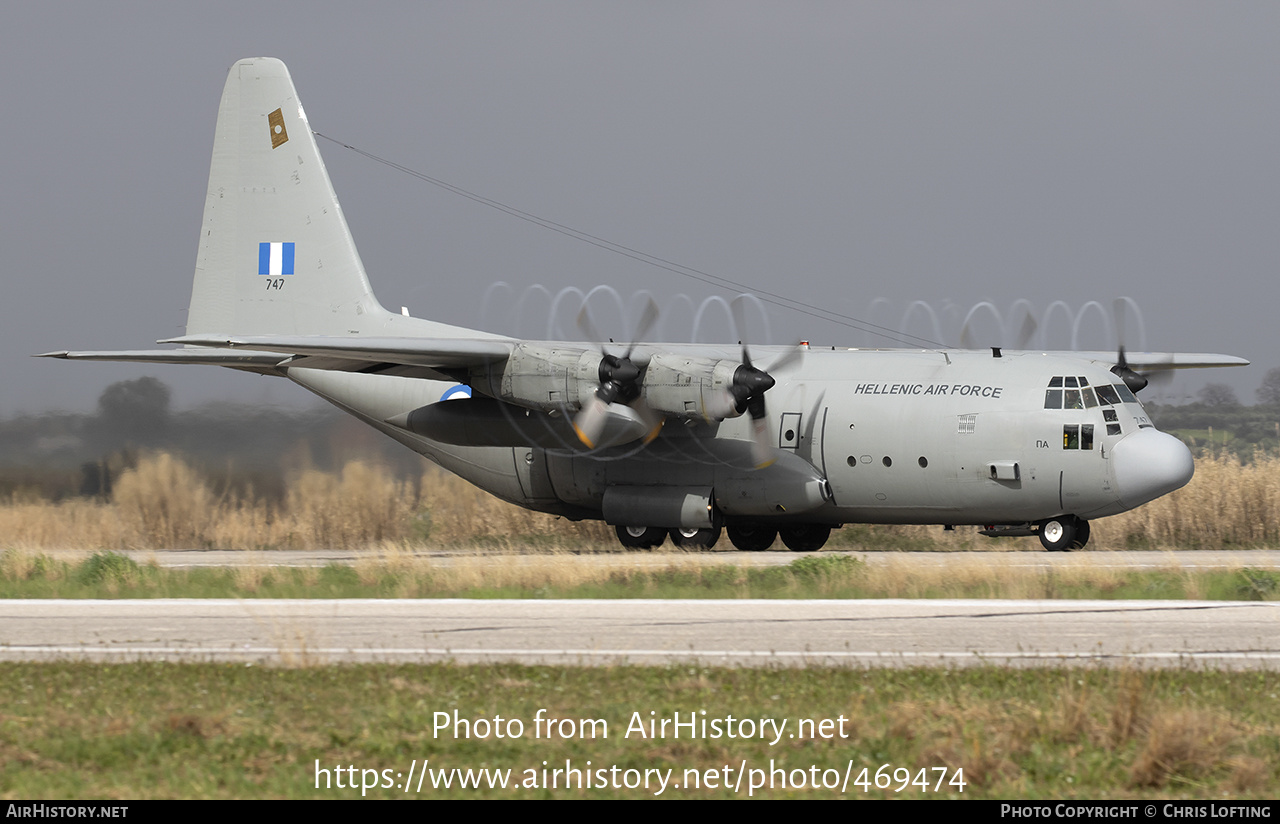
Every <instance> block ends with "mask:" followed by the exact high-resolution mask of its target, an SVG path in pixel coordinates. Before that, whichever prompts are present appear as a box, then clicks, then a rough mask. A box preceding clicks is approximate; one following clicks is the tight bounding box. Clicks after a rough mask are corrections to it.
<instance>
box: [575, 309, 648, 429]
mask: <svg viewBox="0 0 1280 824" xmlns="http://www.w3.org/2000/svg"><path fill="white" fill-rule="evenodd" d="M657 319H658V305H657V304H656V303H655V302H654V300H653V298H652V297H650V298H649V299H648V302H647V303H646V304H645V307H644V312H643V313H642V314H641V316H640V322H639V323H638V324H636V332H635V335H634V336H633V338H632V341H631V344H630V345H629V346H627V351H626V352H625V353H623V355H622V356H621V357H619V356H617V355H611V354H609V353H608V352H607V351H606V350H605V349H604V346H603V345H602V346H601V347H600V354H601V358H600V367H599V370H598V375H599V377H600V385H599V386H597V387H596V391H595V392H594V393H593V394H592V396H591V399H590V400H589V401H587V403H586V404H584V405H583V407H582V410H581V411H579V412H578V414H577V415H576V416H575V417H574V419H573V431H574V432H576V433H577V435H578V440H580V441H582V443H583V444H584V445H586V447H587V448H588V449H594V448H595V446H596V444H597V443H599V441H600V434H601V433H602V432H603V431H604V427H605V424H606V423H607V422H608V416H609V406H610V405H611V404H614V403H622V404H624V405H627V406H631V407H632V409H633V410H634V411H635V412H636V413H637V414H638V415H640V417H641V418H642V419H643V420H644V421H645V422H646V423H648V424H650V429H649V434H648V435H646V436H645V438H644V442H645V443H648V442H649V441H651V440H653V439H654V438H656V437H657V436H658V430H660V429H661V428H662V423H663V418H662V416H660V415H657V414H655V413H654V412H653V411H652V410H650V409H648V408H647V407H645V406H644V404H640V405H633V404H634V401H635V400H636V399H637V398H638V397H640V386H639V381H640V368H639V367H638V366H636V365H635V363H633V362H632V360H631V353H632V352H633V351H635V348H636V342H637V341H638V340H639V339H640V338H642V337H644V336H645V335H646V334H648V332H649V330H650V329H651V328H652V327H653V324H654V321H656V320H657ZM578 327H579V328H581V329H582V330H583V332H585V333H586V334H587V336H588V337H589V338H590V339H591V340H594V341H602V340H605V338H604V337H603V336H602V335H601V334H600V332H599V330H598V329H597V328H596V326H595V324H594V323H593V322H592V320H591V312H590V311H589V310H588V308H587V306H586V305H585V304H584V305H583V307H582V311H580V312H579V313H578Z"/></svg>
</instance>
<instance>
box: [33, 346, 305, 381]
mask: <svg viewBox="0 0 1280 824" xmlns="http://www.w3.org/2000/svg"><path fill="white" fill-rule="evenodd" d="M35 357H37V358H59V359H61V360H84V361H122V362H127V363H199V364H205V365H207V366H226V367H228V368H230V369H239V370H241V371H244V372H257V373H259V374H264V375H278V374H280V371H279V370H278V369H277V366H278V365H279V364H280V362H281V361H283V360H285V359H286V358H285V357H284V356H282V355H280V354H278V353H275V352H255V351H249V350H241V351H237V352H226V351H221V352H220V351H217V350H210V349H130V350H122V351H98V352H94V351H86V352H71V351H68V350H66V349H62V350H59V351H57V352H42V353H40V354H39V355H36V356H35Z"/></svg>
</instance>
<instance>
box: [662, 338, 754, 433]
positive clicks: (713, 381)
mask: <svg viewBox="0 0 1280 824" xmlns="http://www.w3.org/2000/svg"><path fill="white" fill-rule="evenodd" d="M741 365H742V364H741V363H740V362H738V361H732V360H711V359H709V358H690V357H684V356H681V355H665V354H658V355H654V356H653V357H651V358H650V359H649V366H648V367H647V368H646V369H645V372H644V378H643V387H644V389H643V397H644V401H645V403H647V404H648V405H649V408H650V409H653V410H656V411H658V412H662V413H664V414H667V415H673V416H675V417H681V418H690V419H698V420H709V419H714V418H724V417H733V416H735V415H737V414H739V412H738V411H737V410H736V409H734V408H732V405H730V404H727V403H726V400H725V395H726V393H727V392H728V391H729V387H730V386H732V385H733V374H734V372H736V371H737V370H738V367H739V366H741Z"/></svg>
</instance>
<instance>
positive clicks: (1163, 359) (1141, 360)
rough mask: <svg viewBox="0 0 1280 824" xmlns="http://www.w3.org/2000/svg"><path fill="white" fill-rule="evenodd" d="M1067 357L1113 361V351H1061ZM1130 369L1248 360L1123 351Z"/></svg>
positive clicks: (1239, 363) (1206, 365)
mask: <svg viewBox="0 0 1280 824" xmlns="http://www.w3.org/2000/svg"><path fill="white" fill-rule="evenodd" d="M1055 354H1062V355H1065V356H1069V357H1077V358H1081V357H1083V358H1089V359H1091V360H1096V361H1098V362H1099V363H1115V362H1116V361H1117V360H1118V359H1119V358H1118V356H1117V353H1115V352H1062V353H1055ZM1124 357H1125V360H1126V362H1128V364H1129V368H1130V369H1135V370H1137V371H1139V372H1159V371H1162V370H1167V369H1213V368H1217V367H1221V366H1248V365H1249V361H1247V360H1245V359H1244V358H1237V357H1235V356H1234V355H1214V354H1209V353H1207V352H1125V353H1124Z"/></svg>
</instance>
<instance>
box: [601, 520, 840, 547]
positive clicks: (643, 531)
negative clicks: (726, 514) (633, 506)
mask: <svg viewBox="0 0 1280 824" xmlns="http://www.w3.org/2000/svg"><path fill="white" fill-rule="evenodd" d="M720 531H721V530H720V527H719V526H716V527H712V528H710V529H680V528H677V529H663V528H662V527H657V526H616V527H614V532H616V533H617V535H618V541H619V542H620V543H621V544H622V545H623V546H624V547H627V548H628V549H654V548H656V547H660V546H662V543H663V541H665V540H666V539H667V536H671V543H673V544H675V545H676V546H678V547H680V548H681V549H710V548H711V547H713V546H715V545H716V541H718V540H720ZM725 531H727V532H728V533H729V540H730V541H731V542H733V545H734V546H735V547H736V548H738V549H740V550H742V551H743V552H764V551H765V550H766V549H769V548H770V547H772V546H773V544H774V542H775V541H777V539H778V537H779V536H781V537H782V543H783V544H785V545H786V547H787V549H789V550H791V551H792V552H817V551H818V550H820V549H822V547H823V546H824V545H825V544H826V543H827V538H829V537H831V527H829V526H827V525H825V524H792V525H790V526H784V527H782V528H781V529H776V528H774V527H771V526H764V525H762V524H751V523H746V524H731V525H730V526H728V527H727V528H726V530H725Z"/></svg>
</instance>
